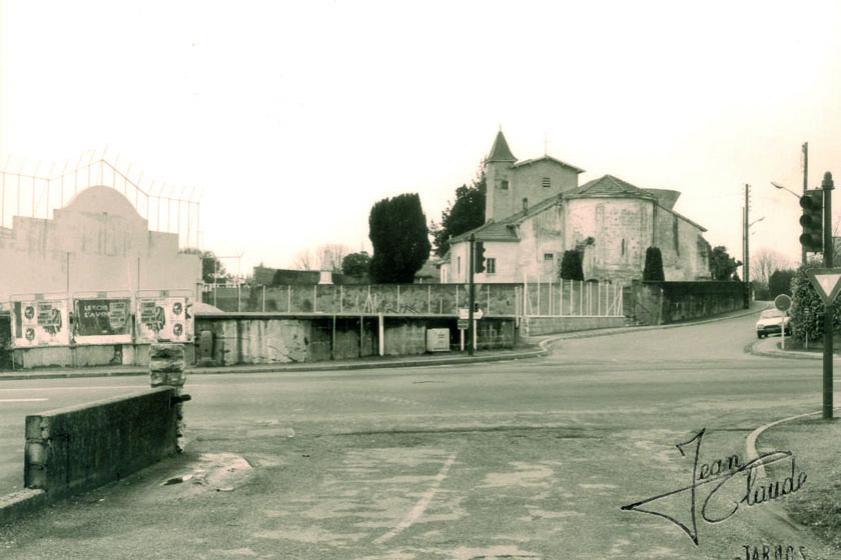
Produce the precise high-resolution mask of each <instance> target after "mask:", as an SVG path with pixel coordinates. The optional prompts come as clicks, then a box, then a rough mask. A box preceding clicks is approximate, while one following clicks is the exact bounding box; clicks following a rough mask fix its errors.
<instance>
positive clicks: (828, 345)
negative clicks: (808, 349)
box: [821, 171, 835, 420]
mask: <svg viewBox="0 0 841 560" xmlns="http://www.w3.org/2000/svg"><path fill="white" fill-rule="evenodd" d="M821 188H822V189H823V266H824V268H832V257H833V253H834V252H835V246H834V243H833V241H832V190H833V189H834V188H835V187H834V185H833V183H832V174H830V172H829V171H827V172H826V173H825V174H824V176H823V182H822V183H821ZM823 417H824V419H826V420H831V419H832V303H831V302H830V303H827V304H826V305H824V315H823Z"/></svg>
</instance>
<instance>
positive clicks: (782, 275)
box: [768, 269, 796, 299]
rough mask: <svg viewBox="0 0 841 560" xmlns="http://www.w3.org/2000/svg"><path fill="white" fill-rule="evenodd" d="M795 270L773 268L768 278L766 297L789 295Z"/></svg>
mask: <svg viewBox="0 0 841 560" xmlns="http://www.w3.org/2000/svg"><path fill="white" fill-rule="evenodd" d="M795 274H796V272H795V271H794V270H791V269H787V270H775V271H774V272H772V273H771V277H770V278H769V279H768V297H770V298H771V299H774V298H775V297H777V296H778V295H780V294H786V295H789V296H790V295H791V281H792V279H793V278H794V275H795Z"/></svg>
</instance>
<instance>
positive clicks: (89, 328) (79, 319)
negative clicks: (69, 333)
mask: <svg viewBox="0 0 841 560" xmlns="http://www.w3.org/2000/svg"><path fill="white" fill-rule="evenodd" d="M74 307H75V310H76V336H77V337H89V336H97V337H99V336H108V337H120V338H121V339H122V338H123V337H125V341H126V342H128V341H130V340H131V323H130V322H129V317H130V310H131V300H130V299H128V298H119V299H77V300H75V305H74Z"/></svg>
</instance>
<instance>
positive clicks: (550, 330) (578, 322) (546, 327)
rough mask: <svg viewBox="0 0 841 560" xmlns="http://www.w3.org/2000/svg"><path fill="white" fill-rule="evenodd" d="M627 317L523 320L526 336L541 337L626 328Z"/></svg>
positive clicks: (533, 318) (528, 318)
mask: <svg viewBox="0 0 841 560" xmlns="http://www.w3.org/2000/svg"><path fill="white" fill-rule="evenodd" d="M625 322H626V319H625V317H527V318H525V319H524V320H523V326H522V328H523V335H524V336H540V335H544V334H557V333H563V332H570V331H587V330H592V329H607V328H610V327H624V326H625Z"/></svg>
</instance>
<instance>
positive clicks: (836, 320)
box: [789, 266, 841, 342]
mask: <svg viewBox="0 0 841 560" xmlns="http://www.w3.org/2000/svg"><path fill="white" fill-rule="evenodd" d="M791 292H792V294H791V310H790V311H789V315H790V316H791V327H792V329H793V331H794V338H795V339H797V340H799V341H800V342H803V341H804V340H805V339H806V338H807V337H808V339H809V340H817V339H820V338H821V337H822V336H823V316H824V306H823V300H822V299H821V296H820V295H819V294H818V293H817V292H816V291H815V287H814V286H812V283H811V282H810V281H809V277H808V276H806V270H805V268H804V267H802V266H801V267H800V268H798V269H797V272H795V274H794V278H793V279H792V281H791ZM840 325H841V302H839V300H835V303H833V305H832V328H833V331H834V330H836V329H837V328H838V327H839V326H840Z"/></svg>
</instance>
